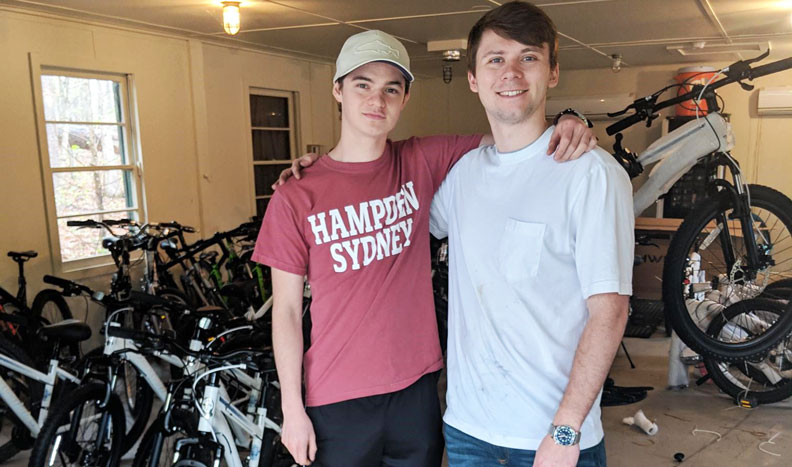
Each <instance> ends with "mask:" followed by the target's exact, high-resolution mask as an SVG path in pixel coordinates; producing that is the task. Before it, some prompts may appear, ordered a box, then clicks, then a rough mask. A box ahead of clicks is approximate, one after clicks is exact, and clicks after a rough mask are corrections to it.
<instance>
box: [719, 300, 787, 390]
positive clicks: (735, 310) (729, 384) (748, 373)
mask: <svg viewBox="0 0 792 467" xmlns="http://www.w3.org/2000/svg"><path fill="white" fill-rule="evenodd" d="M737 305H740V307H735V306H732V307H728V308H727V309H726V310H725V311H724V313H723V314H721V315H719V316H717V317H716V318H715V319H713V320H712V323H710V326H709V327H708V329H707V332H709V333H711V334H713V335H718V334H721V333H722V332H723V329H724V327H726V326H727V325H730V326H735V327H737V328H738V329H743V330H744V329H745V328H744V327H743V326H741V323H740V320H739V317H740V315H742V314H744V313H751V314H752V315H753V316H748V317H747V318H750V319H751V321H753V320H755V319H756V318H759V319H767V318H770V319H772V317H773V316H775V317H777V316H779V315H781V314H782V313H784V312H785V304H784V303H782V302H779V301H774V300H763V299H749V300H743V301H741V302H738V304H737ZM746 322H747V321H746ZM746 332H748V330H746ZM774 352H775V356H768V357H767V358H765V359H764V360H762V361H761V362H749V361H742V362H723V361H719V360H717V359H714V358H705V359H704V365H705V367H706V368H707V372H708V374H709V375H710V376H711V377H712V381H713V382H714V383H715V384H716V385H717V386H718V388H720V389H721V390H722V391H723V392H725V393H726V394H728V395H730V396H731V397H733V398H735V399H737V398H753V399H755V400H756V401H757V402H758V403H759V404H771V403H773V402H780V401H782V400H784V399H787V398H789V397H790V396H792V359H790V357H792V341H790V340H789V339H787V340H786V341H785V342H783V343H782V344H780V345H779V346H778V347H777V348H775V349H774ZM771 378H772V380H775V379H776V378H779V379H778V380H777V381H775V382H773V381H772V380H771Z"/></svg>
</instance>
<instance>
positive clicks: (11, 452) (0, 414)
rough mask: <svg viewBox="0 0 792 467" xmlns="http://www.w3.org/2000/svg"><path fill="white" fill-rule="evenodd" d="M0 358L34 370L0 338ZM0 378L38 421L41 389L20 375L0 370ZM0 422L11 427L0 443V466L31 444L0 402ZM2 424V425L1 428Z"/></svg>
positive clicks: (25, 431)
mask: <svg viewBox="0 0 792 467" xmlns="http://www.w3.org/2000/svg"><path fill="white" fill-rule="evenodd" d="M0 355H3V356H6V357H9V358H11V359H13V360H16V361H17V362H19V363H21V364H23V365H27V366H29V367H34V364H33V361H32V360H31V359H30V357H28V356H27V354H26V353H25V351H24V350H22V349H21V348H20V347H19V346H17V345H16V344H14V343H13V342H10V341H8V340H6V339H5V338H2V337H0ZM0 376H1V377H2V378H3V380H5V382H6V383H7V384H8V385H9V386H10V387H11V389H12V390H13V391H14V394H16V396H17V397H18V398H19V399H20V400H21V401H22V403H23V404H24V406H25V409H27V410H28V411H29V412H30V414H31V415H32V416H33V418H37V417H38V412H39V407H40V404H41V398H42V393H43V386H42V385H41V383H39V382H38V381H36V380H32V379H30V378H28V377H26V376H24V375H22V374H19V373H16V372H14V371H11V370H10V369H8V368H5V367H0ZM0 419H1V420H2V421H3V422H5V421H8V422H10V423H11V426H12V428H11V437H10V439H5V437H3V440H2V441H1V442H0V462H5V461H6V460H8V459H10V458H12V457H14V456H15V455H16V453H17V452H19V451H20V450H22V449H29V448H30V446H32V444H33V439H32V438H31V437H30V431H29V430H28V429H27V427H26V426H25V425H24V424H23V423H22V422H21V421H20V420H19V418H17V416H16V415H15V414H14V413H13V412H12V411H11V409H9V408H8V406H7V405H6V404H5V402H3V401H1V400H0ZM4 424H5V423H3V425H4Z"/></svg>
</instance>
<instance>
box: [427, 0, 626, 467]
mask: <svg viewBox="0 0 792 467" xmlns="http://www.w3.org/2000/svg"><path fill="white" fill-rule="evenodd" d="M556 37H557V33H556V30H555V27H554V25H553V23H552V21H551V20H550V18H549V17H547V15H546V14H545V13H544V12H543V11H542V10H541V9H539V8H537V7H535V6H534V5H532V4H529V3H524V2H511V3H506V4H504V5H502V6H501V7H498V8H496V9H495V10H492V11H490V12H489V13H487V14H486V15H485V16H484V17H482V18H481V20H479V22H478V23H477V24H476V25H475V26H474V27H473V29H472V30H471V33H470V36H469V42H468V49H467V50H468V54H469V55H468V80H469V84H470V89H471V90H472V91H473V92H476V93H478V95H479V98H480V100H481V103H482V105H483V106H484V108H485V110H486V113H487V118H488V119H489V122H490V125H491V129H492V134H493V136H494V138H495V145H494V146H486V147H479V148H478V149H474V150H472V151H471V152H469V153H468V154H466V155H465V156H464V157H463V158H462V159H461V160H460V161H459V162H458V163H457V165H455V166H454V167H453V168H452V170H451V171H450V172H449V174H448V176H447V178H446V180H445V181H444V182H443V185H442V186H441V188H440V190H439V191H438V193H437V194H436V195H435V198H434V201H433V204H432V211H431V223H430V228H431V231H432V233H433V234H434V235H435V236H437V237H445V236H446V235H447V236H448V237H449V255H450V266H449V273H450V280H449V282H450V292H449V333H448V336H449V337H448V339H449V341H448V392H447V396H446V397H447V404H448V408H447V411H446V413H445V416H444V422H445V426H444V431H445V435H446V448H447V451H448V459H449V465H450V466H451V467H466V466H471V467H472V466H481V465H497V463H496V462H500V463H503V462H505V461H508V463H509V465H520V466H531V465H534V466H537V467H541V466H563V467H566V466H569V467H571V466H575V465H579V466H586V467H589V466H592V467H593V466H597V467H600V466H604V465H605V448H604V440H603V432H602V424H601V421H600V411H599V397H600V394H601V388H602V384H603V381H604V380H605V377H606V375H607V373H608V370H609V368H610V365H611V362H612V360H613V357H614V355H615V353H616V350H617V348H618V345H619V342H620V340H621V337H622V333H623V330H624V326H625V323H626V320H627V305H628V298H629V295H630V294H631V274H632V261H633V246H634V239H633V228H634V218H633V214H632V190H631V187H630V182H629V178H628V177H627V175H626V173H625V172H624V170H623V169H622V168H621V167H620V166H619V165H618V164H617V163H616V162H615V161H614V160H613V159H612V157H611V156H610V155H609V154H608V153H607V152H605V151H603V150H601V149H599V148H597V149H594V150H592V151H590V152H589V153H588V154H586V155H585V156H584V157H582V158H580V159H578V160H574V161H572V162H568V163H566V164H554V163H552V161H548V160H547V158H545V157H542V154H543V153H545V152H546V150H547V146H548V144H549V141H550V134H551V132H552V127H550V128H548V126H547V123H546V122H545V117H544V115H545V100H546V93H547V90H548V89H549V88H552V87H554V86H556V84H557V83H558V77H559V68H558V63H557V58H556V56H557V39H556Z"/></svg>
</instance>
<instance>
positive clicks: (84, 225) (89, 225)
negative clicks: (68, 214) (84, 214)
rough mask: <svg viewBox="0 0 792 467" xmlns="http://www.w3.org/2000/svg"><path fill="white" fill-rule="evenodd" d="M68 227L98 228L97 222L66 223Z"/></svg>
mask: <svg viewBox="0 0 792 467" xmlns="http://www.w3.org/2000/svg"><path fill="white" fill-rule="evenodd" d="M66 225H67V226H69V227H96V226H97V224H96V221H92V220H87V221H66Z"/></svg>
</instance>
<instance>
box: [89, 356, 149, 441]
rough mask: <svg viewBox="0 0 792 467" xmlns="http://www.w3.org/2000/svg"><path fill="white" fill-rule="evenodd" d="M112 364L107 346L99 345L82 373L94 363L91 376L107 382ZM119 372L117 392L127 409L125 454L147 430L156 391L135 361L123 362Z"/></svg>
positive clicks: (125, 414) (125, 412)
mask: <svg viewBox="0 0 792 467" xmlns="http://www.w3.org/2000/svg"><path fill="white" fill-rule="evenodd" d="M109 364H110V362H109V359H108V358H107V356H105V355H104V346H102V347H98V348H96V349H94V350H92V351H91V352H89V353H88V354H87V355H86V356H85V358H84V359H83V361H82V362H81V368H82V369H83V371H82V374H83V375H85V373H86V371H87V370H86V368H87V366H88V365H90V377H91V378H94V379H98V380H100V381H103V382H106V380H107V378H108V372H107V368H108V365H109ZM116 371H118V372H119V377H118V380H117V381H116V387H115V388H113V393H114V394H115V395H116V396H117V397H118V399H119V400H120V401H121V407H122V409H123V412H124V422H125V432H124V439H123V442H122V444H121V455H124V454H126V453H127V451H129V450H130V449H131V448H132V446H134V445H135V443H136V442H137V440H138V438H140V435H141V434H143V430H145V429H146V425H147V424H148V421H149V418H150V417H151V411H152V407H153V406H154V391H153V390H152V389H151V386H149V385H148V383H146V380H145V378H143V376H142V375H141V374H140V372H139V371H138V369H137V368H136V367H135V366H134V365H132V364H131V363H129V362H122V363H121V368H118V369H116Z"/></svg>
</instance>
